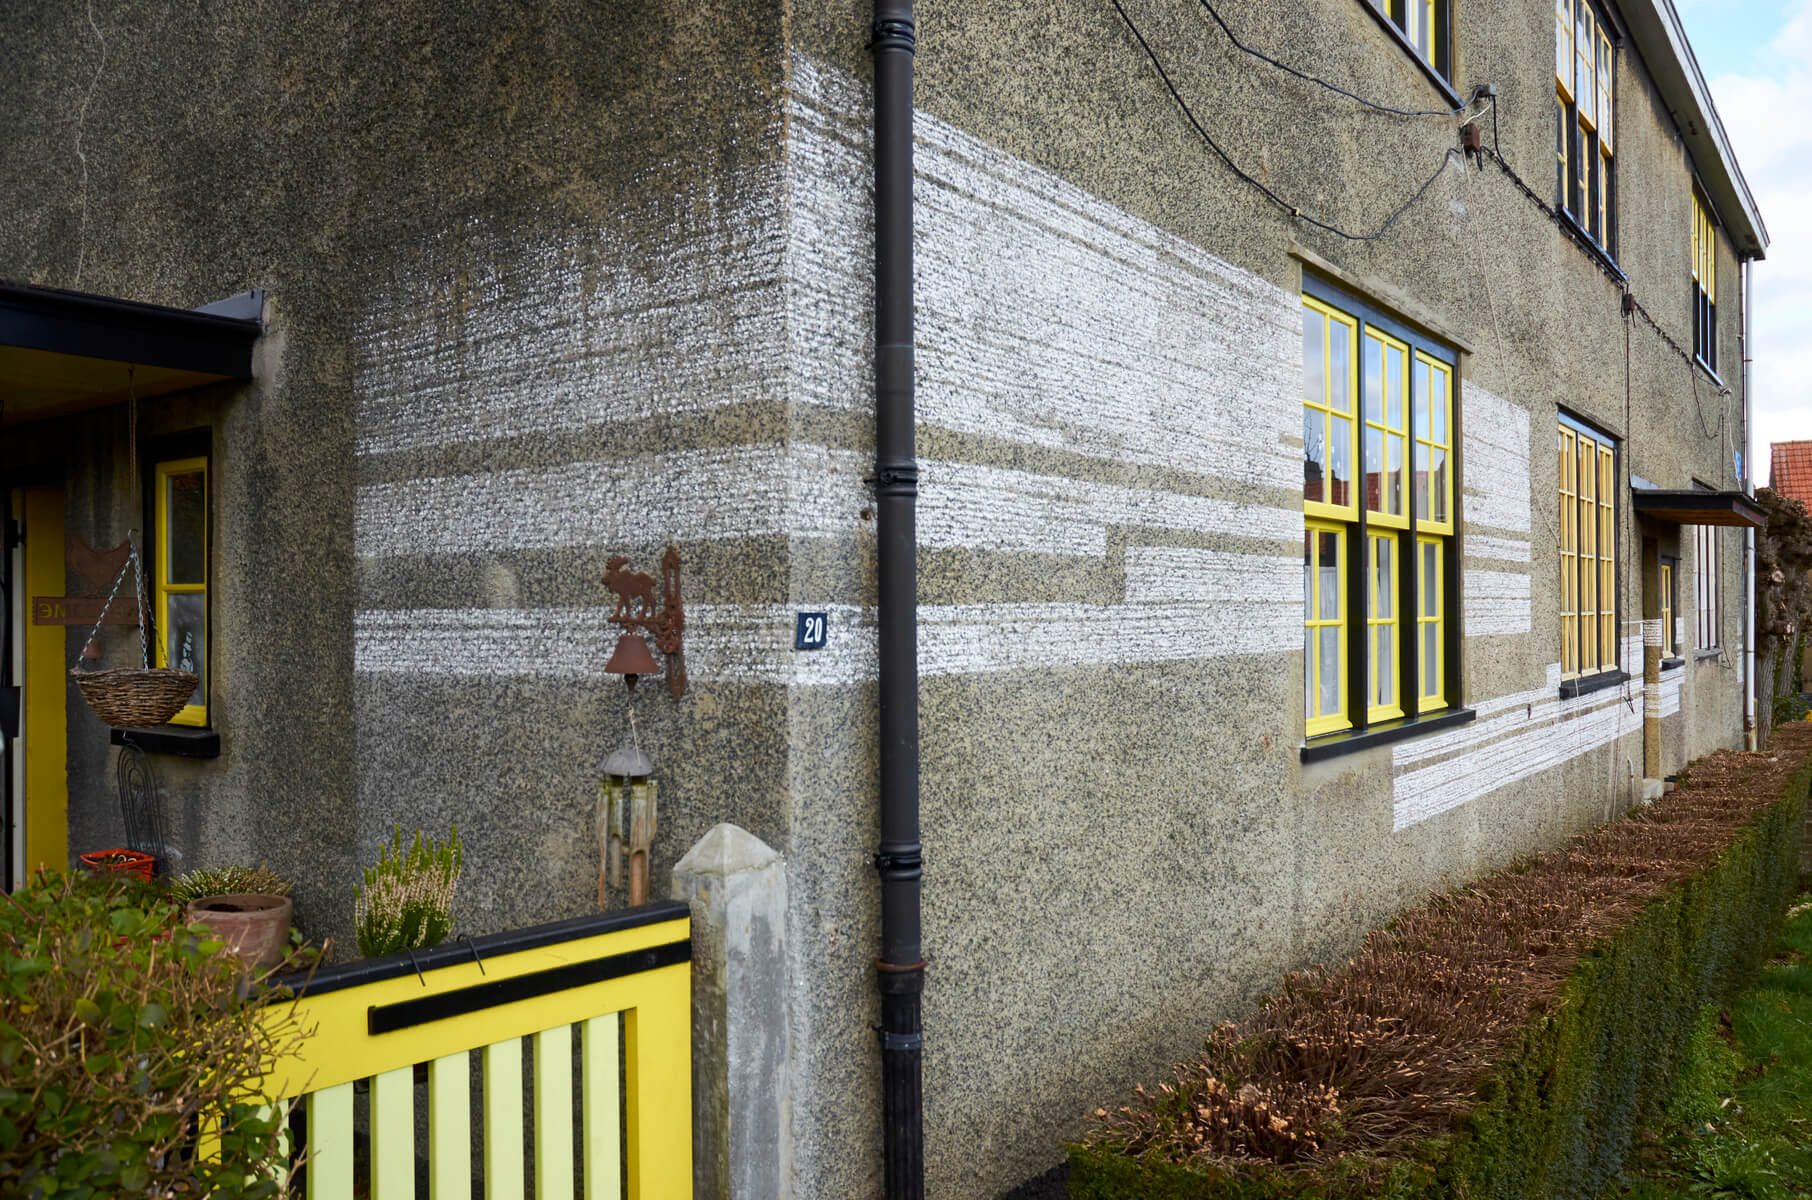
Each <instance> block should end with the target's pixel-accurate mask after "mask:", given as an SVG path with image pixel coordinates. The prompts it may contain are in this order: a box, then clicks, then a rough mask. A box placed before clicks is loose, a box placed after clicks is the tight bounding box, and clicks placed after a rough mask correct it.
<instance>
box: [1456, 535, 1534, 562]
mask: <svg viewBox="0 0 1812 1200" xmlns="http://www.w3.org/2000/svg"><path fill="white" fill-rule="evenodd" d="M1466 557H1467V558H1493V559H1498V560H1500V561H1502V562H1521V563H1526V562H1528V561H1529V543H1528V541H1526V540H1523V539H1517V538H1499V537H1487V536H1485V535H1484V534H1482V533H1481V534H1475V533H1468V534H1467V535H1466Z"/></svg>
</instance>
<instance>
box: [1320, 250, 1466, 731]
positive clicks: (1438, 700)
mask: <svg viewBox="0 0 1812 1200" xmlns="http://www.w3.org/2000/svg"><path fill="white" fill-rule="evenodd" d="M1305 288H1312V289H1313V290H1314V292H1316V293H1318V294H1305V295H1304V296H1303V300H1302V304H1303V311H1302V318H1303V339H1302V354H1303V410H1302V412H1303V513H1304V517H1305V520H1304V522H1303V525H1304V532H1303V703H1304V716H1305V730H1306V732H1307V733H1308V734H1310V735H1311V736H1313V735H1315V734H1321V733H1331V732H1334V731H1336V730H1343V729H1362V728H1365V727H1366V726H1367V725H1368V724H1373V723H1377V722H1382V721H1391V720H1397V719H1400V718H1404V717H1414V716H1417V715H1419V714H1422V713H1427V712H1433V711H1436V710H1440V709H1445V708H1450V707H1453V705H1454V704H1455V702H1456V701H1457V699H1458V688H1457V686H1456V684H1455V676H1456V674H1457V672H1456V670H1455V668H1456V666H1457V663H1456V662H1455V661H1454V660H1455V658H1456V657H1457V656H1456V655H1455V654H1454V652H1453V646H1454V645H1456V644H1457V642H1455V641H1454V640H1453V639H1454V638H1455V637H1456V636H1457V624H1456V620H1455V614H1456V613H1457V611H1458V604H1457V601H1458V595H1457V592H1458V588H1457V587H1456V586H1455V585H1456V583H1457V580H1458V576H1457V573H1456V566H1457V564H1456V563H1455V561H1454V554H1453V548H1452V547H1453V535H1454V529H1455V526H1456V521H1455V512H1454V503H1455V501H1454V496H1455V488H1454V471H1453V450H1454V434H1453V431H1454V405H1455V398H1456V388H1455V369H1454V368H1455V359H1454V355H1453V352H1452V351H1451V350H1449V349H1447V348H1446V347H1444V346H1442V345H1440V344H1439V343H1436V342H1433V341H1430V340H1428V339H1427V338H1425V337H1422V336H1421V335H1419V334H1418V333H1416V332H1415V331H1414V330H1411V329H1409V328H1408V327H1406V326H1403V325H1401V324H1398V323H1397V322H1395V321H1393V320H1391V319H1389V318H1387V317H1385V316H1384V315H1383V314H1381V313H1378V312H1376V311H1374V310H1372V309H1371V308H1370V307H1369V306H1367V305H1365V304H1364V303H1362V302H1360V301H1357V300H1355V299H1353V298H1351V297H1347V296H1344V295H1342V294H1340V293H1338V292H1337V291H1335V290H1334V289H1332V288H1331V287H1329V286H1328V285H1325V284H1320V283H1314V282H1311V281H1305Z"/></svg>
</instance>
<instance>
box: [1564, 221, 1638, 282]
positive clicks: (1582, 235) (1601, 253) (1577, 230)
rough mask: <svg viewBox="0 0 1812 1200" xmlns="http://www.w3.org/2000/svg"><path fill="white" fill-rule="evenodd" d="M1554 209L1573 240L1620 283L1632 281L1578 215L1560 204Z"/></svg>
mask: <svg viewBox="0 0 1812 1200" xmlns="http://www.w3.org/2000/svg"><path fill="white" fill-rule="evenodd" d="M1554 211H1555V212H1557V213H1559V214H1560V216H1561V225H1562V226H1563V227H1564V228H1565V229H1566V231H1567V232H1568V233H1569V234H1571V235H1572V237H1573V240H1574V241H1575V242H1578V243H1579V248H1580V249H1581V250H1584V251H1585V252H1586V253H1587V254H1589V255H1590V256H1591V257H1592V258H1593V259H1594V260H1595V261H1596V262H1597V263H1598V265H1599V266H1600V267H1602V268H1604V270H1606V271H1607V272H1609V273H1610V275H1611V277H1612V278H1613V279H1615V280H1616V281H1617V282H1618V283H1628V282H1629V281H1630V277H1629V276H1628V275H1625V274H1624V273H1623V268H1622V267H1620V266H1618V265H1617V260H1616V259H1614V258H1612V257H1611V252H1610V251H1609V250H1606V249H1605V248H1604V247H1603V246H1600V245H1599V244H1598V243H1597V242H1595V241H1593V240H1592V235H1591V234H1589V233H1587V232H1586V228H1585V226H1583V225H1581V224H1580V223H1579V218H1578V217H1575V216H1574V215H1573V214H1572V213H1571V212H1568V211H1567V209H1566V208H1565V207H1563V206H1560V205H1556V206H1555V208H1554Z"/></svg>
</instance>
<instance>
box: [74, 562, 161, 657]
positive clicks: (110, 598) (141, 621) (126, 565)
mask: <svg viewBox="0 0 1812 1200" xmlns="http://www.w3.org/2000/svg"><path fill="white" fill-rule="evenodd" d="M126 545H127V549H128V553H127V555H126V561H125V562H123V563H121V564H120V573H119V574H118V575H115V576H114V577H113V590H112V591H111V592H109V593H107V603H105V604H103V605H101V613H100V615H99V616H98V617H96V618H95V619H94V628H93V629H91V630H89V632H88V640H87V641H86V642H83V643H82V653H81V655H80V656H78V657H82V658H86V657H87V655H88V647H90V646H92V645H94V641H95V639H96V638H98V637H100V635H101V623H102V622H104V621H105V620H106V619H107V614H108V613H109V612H111V611H112V610H113V602H114V600H116V599H117V598H118V597H119V594H120V584H122V583H124V582H126V572H127V570H128V569H130V570H131V572H132V581H133V586H134V587H135V588H137V587H138V586H139V573H138V543H137V542H135V541H133V539H132V535H131V534H127V535H126ZM134 598H135V599H136V596H135V597H134ZM138 638H139V658H140V660H141V661H143V660H144V658H145V655H144V644H145V609H144V605H142V604H141V605H139V612H138Z"/></svg>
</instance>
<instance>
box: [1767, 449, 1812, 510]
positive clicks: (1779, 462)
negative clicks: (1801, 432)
mask: <svg viewBox="0 0 1812 1200" xmlns="http://www.w3.org/2000/svg"><path fill="white" fill-rule="evenodd" d="M1769 450H1770V451H1771V453H1772V457H1773V461H1772V462H1771V463H1769V469H1768V486H1769V487H1771V488H1773V489H1774V490H1775V491H1777V492H1779V493H1780V494H1781V495H1783V496H1787V497H1790V498H1791V499H1794V500H1799V501H1803V502H1804V503H1805V504H1806V505H1807V506H1808V507H1812V442H1774V443H1772V444H1770V446H1769Z"/></svg>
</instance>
